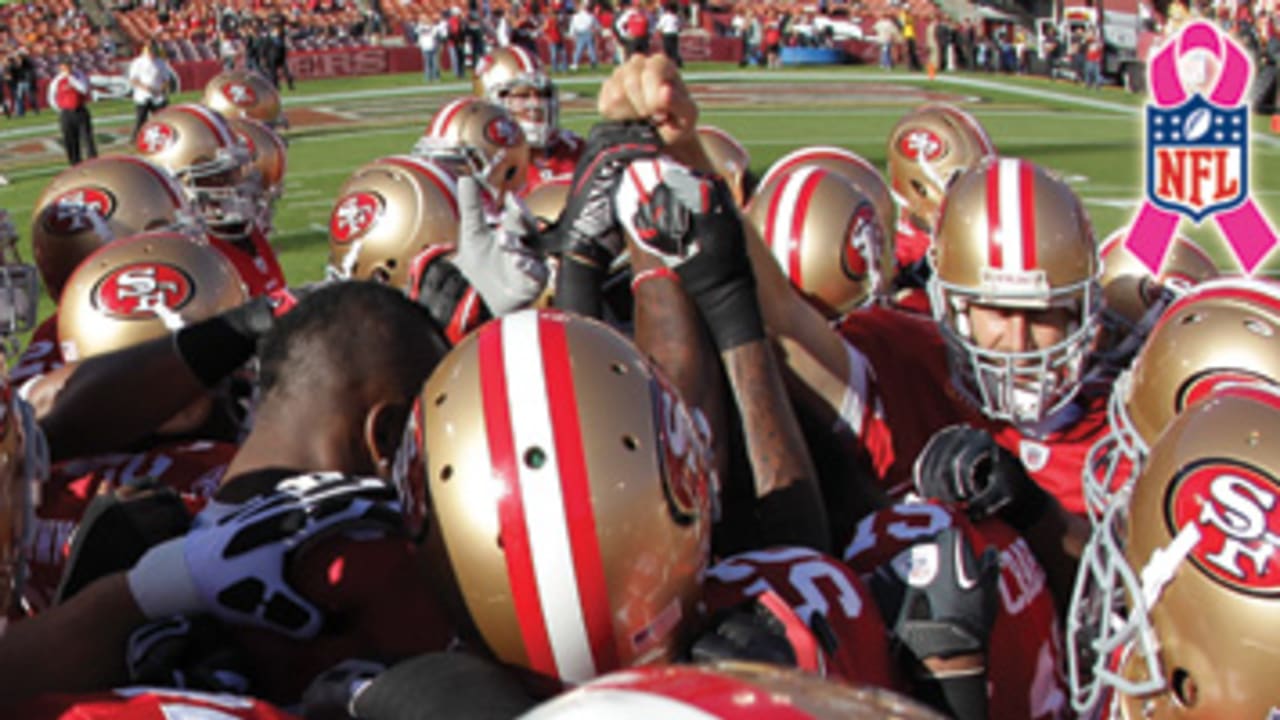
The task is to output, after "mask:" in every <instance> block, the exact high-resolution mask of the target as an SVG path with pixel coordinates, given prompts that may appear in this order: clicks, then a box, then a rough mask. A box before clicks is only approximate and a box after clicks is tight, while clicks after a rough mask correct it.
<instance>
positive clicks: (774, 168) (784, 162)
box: [756, 145, 898, 238]
mask: <svg viewBox="0 0 1280 720" xmlns="http://www.w3.org/2000/svg"><path fill="white" fill-rule="evenodd" d="M810 166H813V167H820V168H823V169H824V170H830V171H831V172H834V173H836V174H838V175H843V176H844V177H845V178H846V179H847V180H848V181H849V182H851V183H853V185H854V187H856V188H858V190H859V191H861V192H862V194H863V195H866V196H867V198H868V199H869V200H871V204H873V205H875V207H876V216H877V217H879V218H880V225H881V227H882V228H883V231H884V236H885V237H887V238H891V237H893V236H894V223H895V222H896V221H897V217H898V210H897V205H896V204H895V203H894V201H893V193H892V192H890V191H889V184H888V183H886V182H885V180H884V176H883V175H881V174H880V171H879V170H876V166H875V165H872V164H871V163H870V162H868V161H867V160H866V159H865V158H863V157H862V156H861V155H858V154H857V153H855V152H850V151H849V150H845V149H844V148H839V147H833V146H830V145H813V146H811V147H806V148H800V149H799V150H794V151H792V152H790V153H788V154H786V155H783V156H782V157H781V158H780V159H779V160H778V161H777V162H775V163H774V164H773V165H771V166H770V167H769V169H768V171H766V172H765V174H764V177H762V178H760V184H759V186H758V187H757V189H756V192H761V191H762V189H763V188H765V187H767V186H769V185H772V184H774V183H776V182H777V181H778V178H779V177H781V176H782V175H785V174H787V173H790V172H791V171H793V170H796V169H798V168H801V167H810Z"/></svg>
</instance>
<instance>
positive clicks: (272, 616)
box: [128, 473, 404, 638]
mask: <svg viewBox="0 0 1280 720" xmlns="http://www.w3.org/2000/svg"><path fill="white" fill-rule="evenodd" d="M397 497H398V496H397V493H396V490H395V488H394V487H392V486H391V485H390V484H389V483H387V482H385V481H383V480H380V479H378V478H371V477H350V476H346V475H342V474H339V473H312V474H308V475H299V476H297V477H292V478H289V479H287V480H284V481H281V482H280V483H278V484H277V485H276V486H275V487H274V488H273V489H272V490H271V491H270V492H268V493H265V494H262V495H258V496H255V497H253V498H252V499H250V500H248V501H247V502H245V503H243V504H242V505H239V506H228V505H225V504H221V503H211V504H210V507H209V508H208V509H207V511H205V512H201V513H200V514H199V515H197V516H196V520H195V523H194V524H193V525H192V527H191V530H189V531H188V532H187V534H186V535H185V536H183V537H179V538H174V539H172V540H169V541H167V542H164V543H161V544H160V545H157V546H156V547H153V548H151V549H150V550H148V551H147V553H146V554H145V555H143V556H142V558H140V559H139V560H138V562H137V564H136V565H134V567H133V569H132V570H130V571H129V575H128V580H129V589H130V590H131V591H132V593H133V597H134V600H135V601H137V603H138V607H139V608H140V609H141V610H142V612H143V614H145V615H146V616H147V618H148V619H152V620H155V619H159V618H166V617H169V616H172V615H180V614H188V613H200V612H209V613H212V614H214V615H216V616H217V617H219V618H221V619H222V620H224V621H226V622H229V623H233V624H238V625H257V626H261V627H266V628H270V629H273V630H276V631H278V632H281V633H284V634H286V635H289V636H291V637H295V638H304V637H310V636H313V635H315V634H316V633H317V632H318V631H319V630H320V626H321V623H322V620H323V618H322V615H321V612H320V611H319V610H318V609H316V608H315V607H314V606H313V605H312V604H311V603H310V602H308V601H307V600H305V599H304V598H303V597H302V596H301V595H299V594H298V593H297V592H296V591H295V590H294V589H293V588H292V587H290V586H289V583H288V581H287V580H286V577H287V573H288V565H289V561H290V559H291V557H292V554H293V551H294V550H296V549H298V548H299V547H301V546H303V545H304V544H305V543H307V542H309V541H311V540H314V539H316V538H318V537H321V536H325V535H330V534H333V533H335V532H343V531H348V532H349V531H357V530H358V531H361V532H363V533H365V534H366V535H367V534H369V533H374V534H379V535H393V534H397V533H399V532H402V531H403V527H404V519H403V514H402V512H401V506H400V502H399V500H398V499H397Z"/></svg>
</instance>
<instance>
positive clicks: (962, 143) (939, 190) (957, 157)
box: [888, 103, 996, 232]
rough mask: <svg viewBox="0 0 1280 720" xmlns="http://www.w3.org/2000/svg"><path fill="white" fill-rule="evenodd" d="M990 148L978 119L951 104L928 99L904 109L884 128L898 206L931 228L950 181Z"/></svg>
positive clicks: (912, 219)
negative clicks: (926, 101)
mask: <svg viewBox="0 0 1280 720" xmlns="http://www.w3.org/2000/svg"><path fill="white" fill-rule="evenodd" d="M995 154H996V149H995V145H993V144H992V143H991V137H990V136H988V135H987V131H986V129H985V128H983V127H982V123H979V122H978V121H977V119H976V118H974V117H973V116H972V115H970V114H969V113H967V112H965V111H964V110H961V109H960V108H958V107H955V106H954V105H949V104H947V103H929V104H927V105H921V106H920V107H918V108H916V109H915V110H912V111H911V112H909V113H907V114H906V115H904V116H903V117H902V119H901V120H899V121H898V123H897V124H896V125H894V126H893V130H891V131H890V132H889V148H888V155H889V185H890V187H892V188H893V191H894V193H896V194H897V197H898V202H899V204H900V210H899V212H902V213H905V214H906V217H907V219H908V220H909V221H910V222H911V224H913V225H915V226H916V228H918V229H919V230H922V231H924V232H932V231H933V230H934V228H935V227H937V221H938V213H939V211H940V208H941V206H942V197H943V195H945V194H946V192H947V188H948V187H949V186H950V185H951V183H952V181H954V180H955V178H956V177H957V176H959V174H960V173H962V172H964V171H966V170H971V169H973V168H976V167H977V166H978V165H979V164H981V163H982V162H983V161H984V160H987V159H989V158H992V157H995Z"/></svg>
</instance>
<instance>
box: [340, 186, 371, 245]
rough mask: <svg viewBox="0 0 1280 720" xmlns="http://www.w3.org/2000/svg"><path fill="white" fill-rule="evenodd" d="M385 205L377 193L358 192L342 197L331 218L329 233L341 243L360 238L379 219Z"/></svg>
mask: <svg viewBox="0 0 1280 720" xmlns="http://www.w3.org/2000/svg"><path fill="white" fill-rule="evenodd" d="M383 206H384V204H383V202H382V198H381V197H379V196H378V195H377V194H375V193H368V192H357V193H352V194H350V195H348V196H346V197H344V198H342V199H341V200H339V201H338V205H337V206H336V207H334V208H333V215H332V217H330V218H329V235H330V236H331V237H332V238H333V239H334V240H336V241H338V242H340V243H349V242H351V241H353V240H356V239H358V238H359V237H360V236H362V235H364V234H365V233H366V232H369V228H371V227H373V224H374V223H375V222H377V221H378V218H379V217H380V216H381V215H382V209H383Z"/></svg>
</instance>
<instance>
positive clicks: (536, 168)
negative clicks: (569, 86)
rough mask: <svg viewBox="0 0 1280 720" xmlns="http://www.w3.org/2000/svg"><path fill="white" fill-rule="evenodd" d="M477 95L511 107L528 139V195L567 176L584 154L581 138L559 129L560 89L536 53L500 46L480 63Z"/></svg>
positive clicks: (526, 191) (476, 80) (477, 68)
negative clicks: (543, 185) (541, 186)
mask: <svg viewBox="0 0 1280 720" xmlns="http://www.w3.org/2000/svg"><path fill="white" fill-rule="evenodd" d="M474 87H475V96H476V97H479V98H483V99H485V100H488V101H489V102H491V103H496V104H498V105H501V106H503V107H505V108H506V109H507V112H509V113H511V116H512V117H513V118H515V119H516V122H518V123H520V127H521V128H523V129H524V135H525V138H526V139H527V140H528V142H529V167H528V173H527V180H526V181H525V185H524V190H523V192H524V194H528V193H531V192H533V191H534V190H536V189H537V188H538V187H539V186H540V185H542V184H543V183H546V182H549V181H551V180H555V179H567V178H568V177H569V176H570V175H572V174H573V168H574V166H576V165H577V164H578V158H580V157H581V156H582V151H583V149H584V148H585V144H584V143H583V141H582V138H580V137H578V136H577V135H575V134H574V133H573V132H571V131H569V130H566V129H564V128H562V127H560V91H559V89H558V88H557V87H556V84H555V81H553V80H552V79H551V76H550V75H548V74H547V72H546V68H544V67H543V65H542V61H541V60H539V59H538V57H537V56H536V55H534V54H533V53H530V52H529V51H527V50H525V49H524V48H520V47H517V46H515V45H512V46H509V47H503V48H497V49H496V50H493V51H491V52H490V53H489V54H488V55H485V56H484V57H482V58H480V62H478V63H477V64H476V74H475V80H474Z"/></svg>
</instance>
